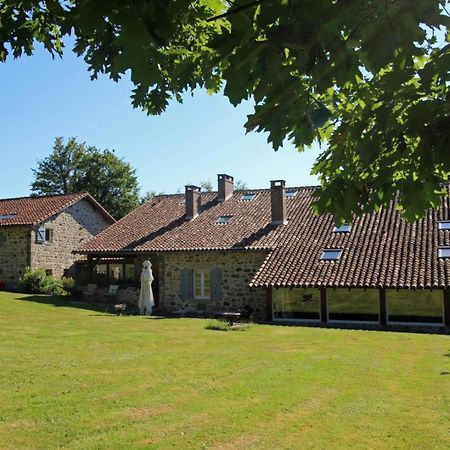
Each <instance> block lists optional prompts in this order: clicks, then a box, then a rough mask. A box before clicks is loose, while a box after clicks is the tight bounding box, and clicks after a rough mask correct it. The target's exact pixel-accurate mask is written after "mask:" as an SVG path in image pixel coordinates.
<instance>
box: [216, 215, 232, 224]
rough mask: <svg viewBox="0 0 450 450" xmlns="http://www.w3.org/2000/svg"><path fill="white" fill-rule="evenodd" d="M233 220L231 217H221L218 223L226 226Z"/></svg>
mask: <svg viewBox="0 0 450 450" xmlns="http://www.w3.org/2000/svg"><path fill="white" fill-rule="evenodd" d="M230 220H231V216H219V217H218V218H217V223H220V224H222V225H225V224H226V223H228V222H229V221H230Z"/></svg>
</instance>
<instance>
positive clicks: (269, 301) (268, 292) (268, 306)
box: [266, 287, 273, 322]
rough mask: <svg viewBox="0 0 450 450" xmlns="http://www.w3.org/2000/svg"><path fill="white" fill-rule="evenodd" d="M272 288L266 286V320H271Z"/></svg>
mask: <svg viewBox="0 0 450 450" xmlns="http://www.w3.org/2000/svg"><path fill="white" fill-rule="evenodd" d="M272 290H273V288H272V287H268V288H267V289H266V300H267V301H266V320H267V322H272V320H273V292H272Z"/></svg>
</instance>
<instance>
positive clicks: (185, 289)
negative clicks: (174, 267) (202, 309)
mask: <svg viewBox="0 0 450 450" xmlns="http://www.w3.org/2000/svg"><path fill="white" fill-rule="evenodd" d="M192 277H193V273H192V270H191V269H186V268H184V269H181V270H180V297H181V300H191V299H192V298H193V296H194V292H193V290H194V280H193V278H192Z"/></svg>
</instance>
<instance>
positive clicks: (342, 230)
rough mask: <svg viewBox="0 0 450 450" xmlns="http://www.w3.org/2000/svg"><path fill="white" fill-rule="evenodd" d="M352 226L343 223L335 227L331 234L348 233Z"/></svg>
mask: <svg viewBox="0 0 450 450" xmlns="http://www.w3.org/2000/svg"><path fill="white" fill-rule="evenodd" d="M351 229H352V226H351V225H350V224H349V223H343V224H342V225H339V226H335V227H334V229H333V233H350V230H351Z"/></svg>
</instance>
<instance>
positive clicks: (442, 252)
mask: <svg viewBox="0 0 450 450" xmlns="http://www.w3.org/2000/svg"><path fill="white" fill-rule="evenodd" d="M439 258H450V247H439Z"/></svg>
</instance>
